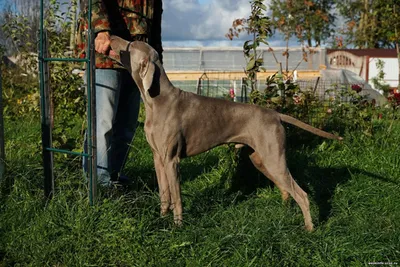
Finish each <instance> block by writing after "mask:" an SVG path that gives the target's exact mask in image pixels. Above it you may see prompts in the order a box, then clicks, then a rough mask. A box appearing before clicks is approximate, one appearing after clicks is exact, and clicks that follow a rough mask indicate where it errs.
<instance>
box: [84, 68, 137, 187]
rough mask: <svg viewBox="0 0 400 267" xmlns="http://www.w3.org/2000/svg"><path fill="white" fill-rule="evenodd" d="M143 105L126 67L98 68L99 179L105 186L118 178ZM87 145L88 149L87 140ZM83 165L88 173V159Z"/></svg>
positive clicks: (97, 125) (97, 126) (97, 136)
mask: <svg viewBox="0 0 400 267" xmlns="http://www.w3.org/2000/svg"><path fill="white" fill-rule="evenodd" d="M85 80H86V79H85ZM139 107H140V93H139V90H138V88H137V86H136V84H135V82H134V81H133V79H132V77H131V75H130V74H129V73H128V72H127V71H126V70H122V69H121V70H115V69H96V122H97V123H96V132H97V134H96V138H97V176H98V177H97V179H98V182H99V183H100V184H101V185H104V186H107V185H109V184H110V181H111V179H116V178H117V175H118V173H119V172H121V170H122V168H123V166H124V164H125V160H126V158H127V154H128V152H129V146H130V143H131V141H132V139H133V136H134V134H135V130H136V126H137V118H138V114H139ZM85 137H86V136H85ZM84 147H85V151H87V142H86V140H85V145H84ZM83 168H84V171H85V172H86V171H87V163H86V160H85V159H84V160H83Z"/></svg>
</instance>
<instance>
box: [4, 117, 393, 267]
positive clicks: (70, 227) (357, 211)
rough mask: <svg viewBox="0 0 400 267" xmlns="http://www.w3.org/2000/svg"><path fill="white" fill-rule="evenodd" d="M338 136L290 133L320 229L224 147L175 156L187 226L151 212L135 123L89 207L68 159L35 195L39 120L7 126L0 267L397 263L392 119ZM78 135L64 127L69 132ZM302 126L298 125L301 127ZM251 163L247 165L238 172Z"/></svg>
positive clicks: (145, 151)
mask: <svg viewBox="0 0 400 267" xmlns="http://www.w3.org/2000/svg"><path fill="white" fill-rule="evenodd" d="M388 123H389V122H379V123H377V125H376V129H377V130H376V132H375V134H374V136H372V137H368V136H365V135H362V134H360V133H355V132H352V133H347V134H346V135H345V141H344V142H343V143H338V142H332V141H324V140H322V139H314V140H313V142H311V143H307V144H296V140H288V141H289V142H288V146H289V147H288V150H289V151H288V154H287V157H288V163H289V168H290V170H291V172H292V174H293V176H294V178H295V179H296V180H297V181H298V183H299V184H300V185H301V187H302V188H303V189H304V190H305V191H306V192H307V193H308V195H309V198H310V202H311V210H312V217H313V220H314V223H315V226H316V229H315V231H314V232H312V233H307V232H306V231H304V229H303V217H302V214H301V211H300V209H299V207H298V206H297V204H296V203H295V202H294V201H291V202H290V203H289V205H283V204H282V201H281V197H280V193H279V190H277V189H276V188H275V187H273V186H271V184H269V183H268V182H266V180H265V179H264V178H263V177H262V176H260V175H259V174H257V173H256V172H254V170H252V169H250V167H249V166H247V165H245V164H243V165H240V166H241V168H245V169H244V170H243V169H242V171H241V172H240V175H238V172H237V171H238V170H237V169H236V166H235V164H234V161H233V160H232V158H233V154H232V153H233V151H234V149H232V148H231V147H229V146H222V147H219V148H216V149H214V150H211V151H209V152H206V153H203V154H201V155H199V156H196V157H193V158H189V159H185V160H183V162H182V164H181V170H182V171H181V174H182V178H181V180H182V195H183V202H184V208H185V213H184V224H183V226H182V227H175V226H174V225H173V223H172V217H171V216H167V217H166V218H161V217H160V216H159V200H158V193H157V189H156V187H157V185H156V177H155V173H154V169H153V163H152V156H151V153H150V149H149V147H148V145H147V143H146V141H145V138H144V133H143V128H142V127H141V126H140V127H139V128H138V131H137V134H136V137H135V142H134V146H133V148H132V149H131V155H130V160H129V162H128V164H127V166H126V174H127V175H128V176H130V177H132V179H133V180H134V183H133V185H132V186H131V187H130V188H129V189H127V190H123V191H112V192H103V195H102V196H101V197H100V200H99V203H98V204H97V205H96V206H94V207H91V206H89V204H88V197H87V187H86V184H85V183H84V181H83V179H82V174H81V170H80V161H79V158H76V157H64V156H57V158H56V159H57V160H56V185H57V189H56V193H55V196H54V198H53V199H52V200H50V201H47V200H46V199H44V198H43V190H42V180H43V174H42V169H41V159H40V149H41V148H40V136H39V134H40V127H39V124H38V122H37V121H36V120H23V121H19V122H12V123H11V122H6V126H7V133H6V135H7V139H6V141H7V143H6V144H7V145H6V152H7V175H6V178H8V179H12V180H13V186H12V187H11V188H10V190H9V192H7V190H4V183H3V192H2V195H1V204H0V266H14V265H19V266H26V265H31V266H364V265H366V264H368V263H369V262H397V263H398V264H400V262H399V259H400V251H399V244H400V232H399V231H398V229H400V228H399V227H400V225H399V224H400V205H399V203H398V193H399V189H400V187H399V183H400V166H399V165H400V160H399V158H400V157H399V152H398V144H399V143H400V135H399V132H400V123H398V122H397V123H395V124H394V125H393V127H392V128H391V129H390V131H388V127H387V126H388ZM74 134H75V135H77V134H79V133H71V135H74ZM304 134H306V133H304ZM246 168H248V169H246Z"/></svg>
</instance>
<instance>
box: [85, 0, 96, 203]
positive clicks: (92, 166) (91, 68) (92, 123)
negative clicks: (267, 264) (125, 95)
mask: <svg viewBox="0 0 400 267" xmlns="http://www.w3.org/2000/svg"><path fill="white" fill-rule="evenodd" d="M88 8H89V10H88V24H89V25H88V38H87V44H88V45H87V55H86V57H87V58H88V59H89V61H88V63H87V66H86V71H87V75H86V77H87V81H86V84H87V97H88V99H87V121H88V124H87V129H88V137H87V138H88V151H89V158H88V165H89V166H88V174H89V202H90V205H94V204H95V203H96V198H97V187H96V186H97V149H96V146H97V141H96V91H95V90H96V86H95V84H96V82H95V80H96V79H95V71H96V62H95V49H94V38H95V34H94V31H93V29H92V1H91V0H89V7H88Z"/></svg>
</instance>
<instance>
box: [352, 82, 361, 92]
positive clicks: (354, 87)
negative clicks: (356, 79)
mask: <svg viewBox="0 0 400 267" xmlns="http://www.w3.org/2000/svg"><path fill="white" fill-rule="evenodd" d="M351 90H353V91H356V92H357V93H359V92H361V90H362V88H361V86H360V85H358V84H353V85H351Z"/></svg>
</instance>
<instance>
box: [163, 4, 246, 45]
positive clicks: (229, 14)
mask: <svg viewBox="0 0 400 267" xmlns="http://www.w3.org/2000/svg"><path fill="white" fill-rule="evenodd" d="M163 9H164V13H163V23H162V38H163V45H164V46H165V47H171V46H240V45H242V44H243V41H239V40H236V41H230V40H229V39H227V38H226V37H225V34H226V33H227V32H228V29H229V28H230V27H231V26H232V22H233V20H234V19H237V18H244V17H248V16H249V14H250V2H249V0H164V1H163Z"/></svg>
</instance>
